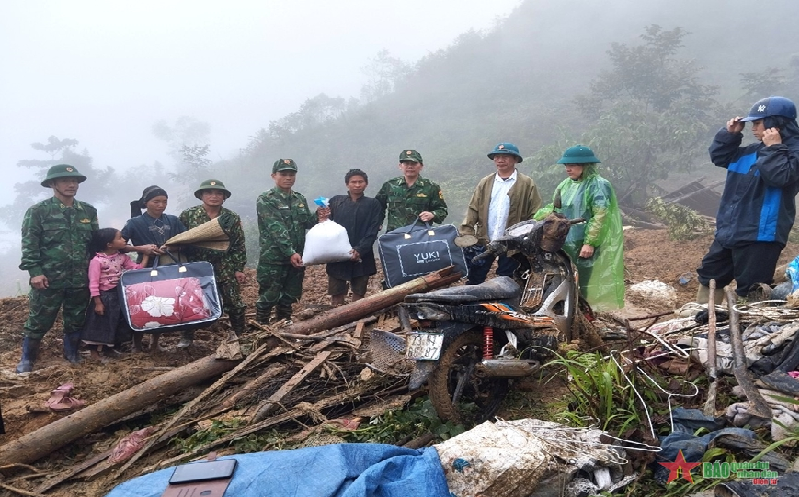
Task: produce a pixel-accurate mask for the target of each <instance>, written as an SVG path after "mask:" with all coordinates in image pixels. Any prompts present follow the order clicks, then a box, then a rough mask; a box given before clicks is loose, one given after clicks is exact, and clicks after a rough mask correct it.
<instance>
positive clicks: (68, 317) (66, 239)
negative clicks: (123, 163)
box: [17, 164, 100, 373]
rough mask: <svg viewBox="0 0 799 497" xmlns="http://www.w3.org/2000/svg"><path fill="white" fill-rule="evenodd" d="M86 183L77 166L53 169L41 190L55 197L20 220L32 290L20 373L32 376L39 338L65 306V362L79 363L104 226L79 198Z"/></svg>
mask: <svg viewBox="0 0 799 497" xmlns="http://www.w3.org/2000/svg"><path fill="white" fill-rule="evenodd" d="M84 181H86V176H83V175H82V174H80V173H79V172H78V170H77V169H75V168H74V167H72V166H70V165H67V164H59V165H56V166H53V167H51V168H50V170H49V171H48V172H47V177H45V179H44V181H42V186H43V187H45V188H52V189H53V196H52V197H51V198H49V199H47V200H43V201H41V202H39V203H38V204H36V205H34V206H32V207H30V208H29V209H28V211H27V212H26V213H25V217H24V218H23V220H22V262H21V263H20V265H19V268H20V269H22V270H23V271H28V274H29V275H30V285H31V289H30V292H29V294H28V295H29V297H30V303H29V309H30V310H29V314H28V320H27V321H25V326H24V331H23V332H22V334H23V336H24V339H23V341H22V359H21V360H20V362H19V364H17V373H28V372H30V371H32V370H33V364H34V362H35V361H36V359H37V356H38V354H39V345H40V344H41V340H42V338H43V337H44V335H45V333H47V332H48V331H49V330H50V328H51V327H52V326H53V323H55V320H56V316H57V315H58V310H59V309H61V308H62V307H63V321H64V358H65V359H67V360H68V361H69V362H72V363H77V362H79V361H80V356H79V355H78V346H79V344H80V332H81V328H82V327H83V321H84V319H85V317H86V306H87V305H88V303H89V277H88V271H89V250H88V247H89V242H90V241H91V239H92V233H93V232H94V231H97V230H98V229H99V228H100V227H99V225H98V222H97V209H95V208H94V207H92V206H91V205H89V204H87V203H85V202H80V201H78V200H75V194H76V193H77V191H78V185H79V183H82V182H84Z"/></svg>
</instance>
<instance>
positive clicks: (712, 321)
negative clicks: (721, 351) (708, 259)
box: [702, 280, 718, 416]
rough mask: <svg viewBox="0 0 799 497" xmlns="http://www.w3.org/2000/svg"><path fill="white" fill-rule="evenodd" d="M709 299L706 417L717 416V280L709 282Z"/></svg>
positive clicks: (704, 412) (703, 411) (704, 411)
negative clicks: (708, 384)
mask: <svg viewBox="0 0 799 497" xmlns="http://www.w3.org/2000/svg"><path fill="white" fill-rule="evenodd" d="M708 288H710V291H709V292H708V294H709V295H708V298H707V328H708V329H707V376H708V379H709V380H710V386H709V387H708V389H707V400H706V401H705V407H704V409H703V410H702V413H703V414H704V415H705V416H715V415H716V390H717V389H718V381H717V371H716V295H715V293H716V280H710V281H709V282H708Z"/></svg>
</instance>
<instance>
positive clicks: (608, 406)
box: [550, 351, 646, 434]
mask: <svg viewBox="0 0 799 497" xmlns="http://www.w3.org/2000/svg"><path fill="white" fill-rule="evenodd" d="M550 365H553V366H560V367H563V368H565V370H566V372H567V373H568V375H569V390H570V392H571V393H572V395H573V397H574V398H573V399H572V402H571V403H570V405H569V410H568V411H564V412H562V413H560V417H561V418H562V420H563V421H565V422H567V423H568V424H570V425H572V426H588V425H591V424H594V423H595V422H598V425H599V428H600V429H602V430H605V431H609V432H611V433H613V434H621V433H624V432H626V431H627V430H628V429H629V428H632V427H636V426H639V425H643V424H645V423H646V420H645V419H644V418H643V417H642V412H641V409H640V407H639V404H638V399H637V397H636V395H635V392H634V390H633V388H632V387H631V386H630V384H629V383H628V382H627V380H626V379H625V378H624V373H623V372H622V371H621V370H620V369H619V368H618V367H617V366H616V364H615V363H614V362H613V361H610V360H606V359H604V358H603V357H602V354H600V353H582V352H577V351H568V352H567V353H566V357H562V356H558V359H555V360H553V361H551V362H550ZM627 377H628V379H629V380H630V381H631V382H632V383H633V385H636V388H637V389H638V391H639V392H641V391H644V390H645V389H644V388H643V382H642V380H640V379H638V378H637V377H635V376H634V375H628V376H627Z"/></svg>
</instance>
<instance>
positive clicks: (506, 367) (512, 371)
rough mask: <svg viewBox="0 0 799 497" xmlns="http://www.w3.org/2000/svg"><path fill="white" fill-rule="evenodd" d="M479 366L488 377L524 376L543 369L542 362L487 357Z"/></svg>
mask: <svg viewBox="0 0 799 497" xmlns="http://www.w3.org/2000/svg"><path fill="white" fill-rule="evenodd" d="M477 368H478V369H479V370H480V372H481V373H483V374H484V375H485V376H488V377H501V378H522V377H524V376H530V375H531V374H533V373H535V372H536V371H538V370H539V369H541V362H539V361H534V360H529V361H524V360H520V359H485V360H483V361H482V362H481V363H480V365H479V366H477Z"/></svg>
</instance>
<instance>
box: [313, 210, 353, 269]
mask: <svg viewBox="0 0 799 497" xmlns="http://www.w3.org/2000/svg"><path fill="white" fill-rule="evenodd" d="M351 251H352V246H351V245H350V238H349V235H347V229H346V228H344V226H342V225H340V224H338V223H337V222H335V221H330V220H329V219H328V220H327V221H324V222H321V223H319V224H317V225H316V226H314V227H313V228H311V229H310V231H308V234H307V235H305V248H304V249H303V251H302V262H303V263H304V264H305V265H306V266H310V265H313V264H327V263H328V262H341V261H348V260H350V257H352V255H351Z"/></svg>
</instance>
